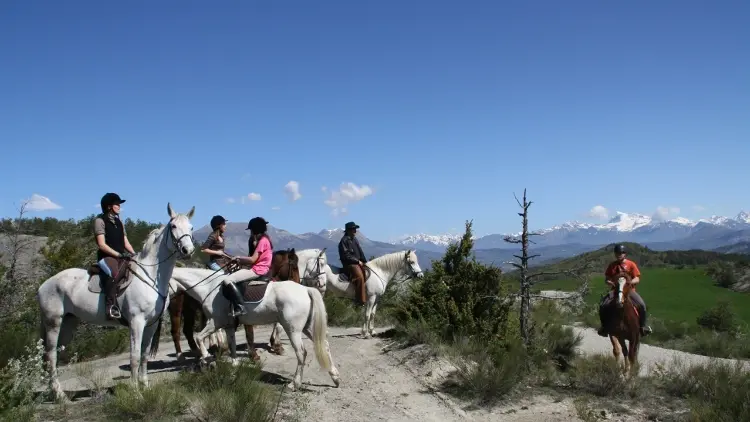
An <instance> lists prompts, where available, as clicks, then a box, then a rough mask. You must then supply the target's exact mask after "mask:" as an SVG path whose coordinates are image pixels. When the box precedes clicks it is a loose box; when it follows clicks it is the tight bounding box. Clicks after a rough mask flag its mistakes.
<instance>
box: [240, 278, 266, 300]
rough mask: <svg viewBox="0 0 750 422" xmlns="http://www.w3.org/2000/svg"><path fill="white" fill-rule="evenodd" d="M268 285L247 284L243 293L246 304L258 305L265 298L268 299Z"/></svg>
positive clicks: (262, 283) (263, 283) (253, 282)
mask: <svg viewBox="0 0 750 422" xmlns="http://www.w3.org/2000/svg"><path fill="white" fill-rule="evenodd" d="M268 284H269V283H266V282H260V283H259V282H256V281H251V282H249V283H245V289H244V290H245V291H244V292H243V295H242V298H243V299H244V300H245V302H250V303H258V302H260V301H262V300H263V298H264V297H266V290H267V289H268Z"/></svg>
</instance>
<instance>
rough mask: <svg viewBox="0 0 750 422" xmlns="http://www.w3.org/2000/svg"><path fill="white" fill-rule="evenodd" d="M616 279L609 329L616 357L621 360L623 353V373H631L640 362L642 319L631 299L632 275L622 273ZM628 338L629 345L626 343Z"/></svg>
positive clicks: (609, 313) (609, 308)
mask: <svg viewBox="0 0 750 422" xmlns="http://www.w3.org/2000/svg"><path fill="white" fill-rule="evenodd" d="M614 279H615V280H617V282H616V283H617V284H616V285H615V287H614V289H612V291H613V293H614V298H613V299H612V302H614V303H610V304H609V306H608V307H607V312H608V318H607V322H608V324H607V330H608V333H609V340H610V341H611V342H612V353H613V354H614V355H615V359H616V360H617V361H619V360H620V355H621V354H622V355H623V364H624V367H623V369H624V371H623V373H624V374H626V375H631V371H632V370H633V369H635V368H636V367H637V363H638V349H639V347H640V344H641V325H640V319H639V318H638V309H637V307H636V305H635V304H634V303H633V302H632V301H631V300H630V292H631V291H632V290H633V289H634V286H633V285H632V284H630V280H631V278H630V276H629V275H628V274H626V273H620V274H617V275H616V276H615V277H614ZM613 305H614V306H613ZM626 340H627V341H628V343H629V344H628V345H626V344H625V341H626ZM625 356H627V359H626V358H625Z"/></svg>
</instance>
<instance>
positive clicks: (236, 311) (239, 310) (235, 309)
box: [232, 304, 247, 317]
mask: <svg viewBox="0 0 750 422" xmlns="http://www.w3.org/2000/svg"><path fill="white" fill-rule="evenodd" d="M245 314H247V310H245V307H244V306H242V305H234V304H233V305H232V317H238V316H242V315H245Z"/></svg>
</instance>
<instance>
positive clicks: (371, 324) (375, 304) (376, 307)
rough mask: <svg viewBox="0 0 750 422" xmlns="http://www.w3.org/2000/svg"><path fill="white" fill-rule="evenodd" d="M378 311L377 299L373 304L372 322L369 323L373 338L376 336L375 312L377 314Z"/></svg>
mask: <svg viewBox="0 0 750 422" xmlns="http://www.w3.org/2000/svg"><path fill="white" fill-rule="evenodd" d="M373 297H375V298H377V296H373ZM377 310H378V302H377V299H376V300H375V301H374V303H373V304H372V312H371V313H370V320H369V321H368V323H369V325H370V335H371V336H374V335H375V312H377Z"/></svg>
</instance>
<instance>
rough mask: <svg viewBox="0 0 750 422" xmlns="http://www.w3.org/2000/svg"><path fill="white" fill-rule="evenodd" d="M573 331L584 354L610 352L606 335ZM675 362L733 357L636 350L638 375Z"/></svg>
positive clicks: (647, 348) (590, 330) (644, 347)
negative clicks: (578, 336)
mask: <svg viewBox="0 0 750 422" xmlns="http://www.w3.org/2000/svg"><path fill="white" fill-rule="evenodd" d="M573 329H574V331H575V332H576V333H578V334H580V335H581V338H582V342H581V345H580V347H579V349H578V350H579V352H581V353H585V354H606V355H611V354H612V343H611V342H610V341H609V338H608V337H601V336H599V334H597V332H596V330H595V329H593V328H589V327H573ZM675 359H676V360H677V362H680V363H682V364H685V365H689V366H692V365H699V364H705V363H708V362H712V361H720V362H725V363H734V362H737V360H734V359H722V358H712V357H708V356H702V355H695V354H692V353H687V352H682V351H679V350H672V349H665V348H662V347H657V346H652V345H649V344H643V343H641V346H640V350H639V351H638V361H639V363H640V364H641V368H640V372H639V373H640V375H643V376H645V375H650V374H652V373H653V371H654V369H656V368H657V367H658V366H663V367H669V366H671V365H673V364H674V363H675ZM744 365H745V367H746V368H748V369H750V361H744Z"/></svg>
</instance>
